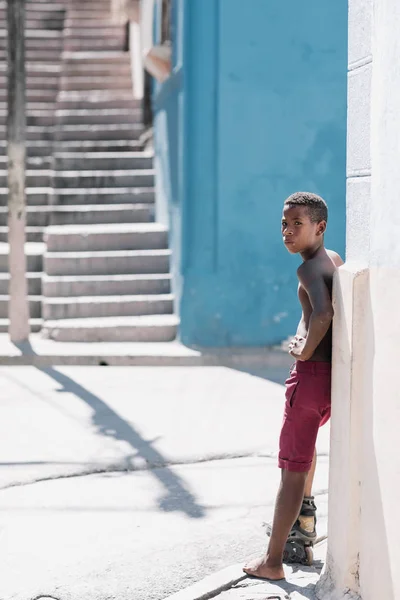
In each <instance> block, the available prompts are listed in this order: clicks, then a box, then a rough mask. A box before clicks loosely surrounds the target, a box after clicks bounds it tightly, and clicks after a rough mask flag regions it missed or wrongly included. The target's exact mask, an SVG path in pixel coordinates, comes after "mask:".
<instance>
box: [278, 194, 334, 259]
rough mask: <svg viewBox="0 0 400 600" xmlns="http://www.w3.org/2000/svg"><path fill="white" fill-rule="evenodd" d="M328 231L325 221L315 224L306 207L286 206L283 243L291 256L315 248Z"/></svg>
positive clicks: (283, 221)
mask: <svg viewBox="0 0 400 600" xmlns="http://www.w3.org/2000/svg"><path fill="white" fill-rule="evenodd" d="M325 229H326V223H325V221H320V222H319V223H316V222H313V221H311V219H310V215H309V212H308V209H307V207H306V206H286V205H285V206H284V207H283V215H282V236H283V243H284V244H285V246H286V248H287V250H288V251H289V252H290V253H291V254H297V253H298V252H304V251H305V250H309V249H310V248H313V247H314V246H315V244H316V242H318V241H320V239H321V236H322V235H323V234H324V231H325Z"/></svg>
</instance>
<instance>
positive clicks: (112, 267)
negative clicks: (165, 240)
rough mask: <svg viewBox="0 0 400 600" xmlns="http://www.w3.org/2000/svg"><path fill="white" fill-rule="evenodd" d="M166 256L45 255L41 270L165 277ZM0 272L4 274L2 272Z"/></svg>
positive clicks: (162, 253) (166, 253) (153, 252)
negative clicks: (163, 274)
mask: <svg viewBox="0 0 400 600" xmlns="http://www.w3.org/2000/svg"><path fill="white" fill-rule="evenodd" d="M0 248H1V245H0ZM170 255H171V253H170V251H169V250H114V251H101V252H100V251H99V252H46V253H45V255H44V267H45V268H44V270H45V273H47V275H108V274H109V275H123V274H125V273H129V274H133V273H136V274H139V273H168V272H169V260H170ZM1 266H2V263H1V254H0V267H1ZM0 270H3V271H4V270H5V269H0ZM29 270H30V271H34V270H39V269H29Z"/></svg>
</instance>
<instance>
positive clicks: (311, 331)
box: [293, 263, 333, 360]
mask: <svg viewBox="0 0 400 600" xmlns="http://www.w3.org/2000/svg"><path fill="white" fill-rule="evenodd" d="M297 275H298V277H299V280H300V283H301V285H302V286H303V288H304V289H305V291H306V292H307V294H308V297H309V299H310V304H311V306H312V313H311V316H310V321H309V324H308V333H307V336H306V341H305V343H304V346H303V348H302V350H301V354H300V355H296V354H294V355H293V356H296V358H298V359H299V360H309V359H310V358H311V356H312V355H313V354H314V352H315V350H316V348H317V347H318V345H319V344H320V342H321V341H322V340H323V339H324V337H325V335H326V334H327V332H328V329H329V327H330V324H331V322H332V318H333V308H332V300H331V297H330V295H329V290H328V288H327V285H326V283H325V280H324V277H323V274H322V272H319V271H317V272H315V270H313V269H311V267H310V266H309V265H308V264H307V263H305V264H303V265H301V267H299V269H298V271H297Z"/></svg>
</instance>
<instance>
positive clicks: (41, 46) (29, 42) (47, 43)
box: [0, 30, 62, 60]
mask: <svg viewBox="0 0 400 600" xmlns="http://www.w3.org/2000/svg"><path fill="white" fill-rule="evenodd" d="M1 33H2V32H1V30H0V50H7V38H6V37H4V36H1ZM37 33H41V34H43V39H39V38H38V37H36V36H35V37H29V32H28V37H27V38H25V47H26V50H27V51H28V52H29V51H30V50H35V51H36V50H38V51H39V52H41V53H42V52H44V51H45V50H47V51H48V52H53V51H56V52H61V50H62V38H61V36H60V34H59V33H58V32H57V38H50V37H47V36H46V35H44V34H46V33H53V32H46V31H44V30H42V31H40V32H39V31H38V32H37ZM27 59H28V60H31V57H30V56H29V54H28V56H27ZM53 60H54V58H53Z"/></svg>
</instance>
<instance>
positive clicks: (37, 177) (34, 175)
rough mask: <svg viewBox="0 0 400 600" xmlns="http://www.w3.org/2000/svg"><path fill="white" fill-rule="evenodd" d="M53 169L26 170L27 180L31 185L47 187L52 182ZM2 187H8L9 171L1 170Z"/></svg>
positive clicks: (27, 183)
mask: <svg viewBox="0 0 400 600" xmlns="http://www.w3.org/2000/svg"><path fill="white" fill-rule="evenodd" d="M52 174H53V171H46V170H41V169H32V170H26V172H25V177H26V179H25V181H26V185H27V186H29V187H47V186H49V184H50V178H51V176H52ZM0 187H7V171H6V170H2V171H0Z"/></svg>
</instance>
